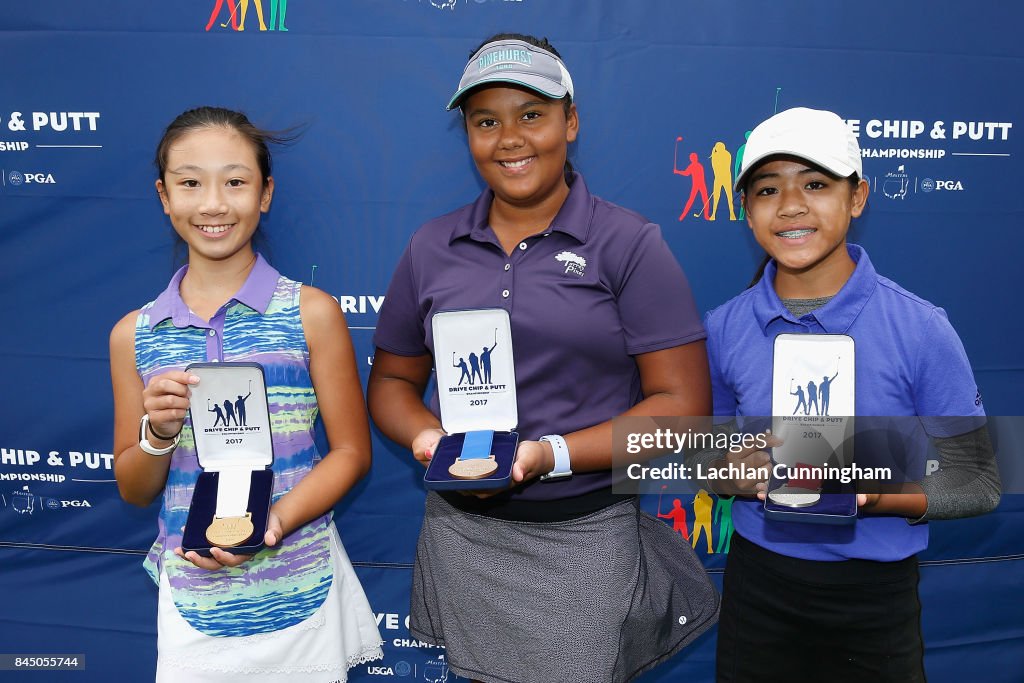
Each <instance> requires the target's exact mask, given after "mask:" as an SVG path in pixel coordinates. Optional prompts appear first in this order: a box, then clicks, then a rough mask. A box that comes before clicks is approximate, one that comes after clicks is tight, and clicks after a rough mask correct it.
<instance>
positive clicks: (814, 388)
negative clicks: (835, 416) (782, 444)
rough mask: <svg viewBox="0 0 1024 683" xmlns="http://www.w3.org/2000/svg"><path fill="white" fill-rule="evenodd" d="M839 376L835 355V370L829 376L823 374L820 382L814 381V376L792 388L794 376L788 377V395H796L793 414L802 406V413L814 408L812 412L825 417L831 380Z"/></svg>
mask: <svg viewBox="0 0 1024 683" xmlns="http://www.w3.org/2000/svg"><path fill="white" fill-rule="evenodd" d="M838 376H839V357H838V356H837V357H836V371H835V373H834V374H833V375H832V376H831V377H829V376H828V375H824V376H822V378H821V382H815V381H814V378H811V379H808V380H807V383H806V384H804V385H797V386H796V390H795V391H794V389H793V382H795V381H796V378H792V377H791V378H790V380H789V394H790V396H796V407H795V408H793V414H794V415H796V414H797V413H798V412H800V409H801V408H803V412H802V413H801V414H802V415H810V414H811V409H812V408H813V409H814V414H815V415H817V416H818V417H827V416H828V408H829V405H828V404H829V394H830V393H831V390H832V382H834V381H835V379H836V377H838ZM804 387H806V388H807V393H806V395H805V394H804Z"/></svg>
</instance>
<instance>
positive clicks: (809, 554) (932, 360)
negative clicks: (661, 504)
mask: <svg viewBox="0 0 1024 683" xmlns="http://www.w3.org/2000/svg"><path fill="white" fill-rule="evenodd" d="M847 249H848V251H849V254H850V257H851V258H852V259H853V260H854V261H855V262H856V268H855V270H854V272H853V275H851V276H850V279H849V280H847V282H846V284H845V285H843V288H842V289H841V290H840V291H839V293H838V294H836V296H835V297H833V298H832V300H831V301H829V302H828V303H827V304H825V305H824V306H822V307H821V308H819V309H818V310H816V311H813V312H812V313H808V314H807V315H804V316H802V317H800V318H797V317H796V316H794V315H793V314H792V313H790V312H789V310H788V309H787V308H786V307H785V306H784V305H783V304H782V301H780V300H779V297H778V295H777V294H776V293H775V287H774V282H775V272H776V266H775V262H774V261H771V262H769V264H768V266H767V268H765V272H764V277H762V278H761V281H760V282H758V283H757V284H756V285H754V286H753V287H751V288H750V289H748V290H746V291H745V292H743V293H742V294H740V295H739V296H737V297H736V298H734V299H732V300H730V301H728V302H726V303H725V304H723V305H721V306H719V307H718V308H716V309H714V310H713V311H711V312H709V313H708V314H707V316H706V318H705V325H706V326H707V330H708V340H707V346H708V360H709V364H710V367H711V384H712V389H713V391H714V400H715V415H716V416H729V417H732V416H737V417H740V418H742V417H744V416H748V417H757V416H768V415H771V414H772V405H771V400H772V399H771V395H772V391H771V389H772V353H773V348H774V343H775V337H776V336H777V335H779V334H782V333H815V334H847V335H849V336H851V337H853V340H854V345H855V353H856V365H855V373H856V378H855V384H854V386H855V411H856V415H858V416H872V417H874V416H883V417H884V416H915V415H917V416H921V417H922V419H921V428H922V435H923V433H924V431H927V434H928V435H930V436H937V437H944V436H956V435H958V434H963V433H966V432H968V431H972V430H974V429H977V428H978V427H980V426H981V424H982V422H983V420H979V418H981V417H982V416H984V414H985V413H984V409H983V408H982V406H981V401H980V400H979V398H978V397H979V394H978V387H977V385H976V383H975V381H974V374H973V373H972V371H971V366H970V363H969V361H968V360H967V354H966V353H965V352H964V347H963V344H962V343H961V342H960V338H959V337H958V336H957V334H956V331H955V330H954V329H953V326H952V325H950V324H949V320H948V319H947V318H946V313H945V311H943V310H942V309H941V308H938V307H936V306H934V305H932V304H930V303H928V302H927V301H925V300H923V299H921V298H919V297H917V296H915V295H914V294H911V293H910V292H908V291H907V290H905V289H903V288H902V287H900V286H899V285H897V284H896V283H895V282H893V281H892V280H889V279H887V278H885V277H882V276H881V275H879V274H878V273H877V272H876V271H875V269H874V267H873V266H872V265H871V260H870V259H869V258H868V255H867V253H866V252H865V251H864V250H863V249H862V248H861V247H859V246H857V245H855V244H848V245H847ZM935 416H950V417H946V418H944V419H934V418H935ZM929 418H932V419H929ZM914 422H915V421H902V420H901V421H899V422H898V423H896V424H897V425H899V427H900V428H902V429H906V428H908V427H910V426H913V424H914ZM857 443H858V445H857V446H856V448H857V450H858V458H859V457H860V450H861V447H860V445H859V443H860V442H859V441H858V442H857ZM909 443H910V444H913V445H915V446H916V448H911V449H910V450H909V452H908V453H906V454H905V455H906V457H907V459H908V461H909V463H908V465H909V471H911V472H913V473H914V476H916V477H920V476H922V475H923V467H924V458H925V454H926V450H925V447H926V445H927V437H924V436H922V437H921V438H915V439H910V440H909ZM868 455H869V456H870V454H868ZM732 515H733V524H734V526H735V529H736V531H738V532H739V533H740V534H741V535H742V536H743V537H744V538H747V539H748V540H751V541H753V542H754V543H757V544H758V545H760V546H762V547H764V548H768V549H769V550H773V551H775V552H777V553H780V554H782V555H788V556H790V557H799V558H803V559H810V560H844V559H855V558H856V559H867V560H880V561H894V560H900V559H903V558H906V557H909V556H910V555H913V554H915V553H917V552H918V551H920V550H923V549H924V548H925V547H926V546H927V545H928V525H927V524H918V525H910V524H908V523H907V520H906V519H904V518H902V517H886V516H871V515H862V516H860V517H859V518H858V519H857V522H856V524H855V525H853V527H852V529H851V528H850V527H831V526H823V525H816V524H803V523H793V522H779V521H771V520H767V519H765V517H764V510H763V507H762V503H760V502H752V501H744V500H737V501H736V502H735V504H734V505H733V508H732Z"/></svg>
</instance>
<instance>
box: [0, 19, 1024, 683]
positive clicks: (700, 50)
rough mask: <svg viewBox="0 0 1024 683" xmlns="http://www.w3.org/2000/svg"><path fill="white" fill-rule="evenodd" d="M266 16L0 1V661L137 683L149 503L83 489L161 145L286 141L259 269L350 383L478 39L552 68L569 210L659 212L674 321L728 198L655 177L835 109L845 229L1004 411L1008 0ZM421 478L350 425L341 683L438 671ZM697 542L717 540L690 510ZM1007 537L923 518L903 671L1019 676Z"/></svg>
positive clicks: (1015, 62)
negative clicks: (426, 636) (701, 529)
mask: <svg viewBox="0 0 1024 683" xmlns="http://www.w3.org/2000/svg"><path fill="white" fill-rule="evenodd" d="M243 4H244V5H245V7H246V10H247V16H246V19H245V23H244V26H243V25H239V26H238V30H236V27H235V25H234V24H233V22H234V21H237V20H238V19H240V18H241V16H240V15H241V14H242V5H243ZM278 4H279V2H278V0H264V1H263V2H262V3H260V2H258V1H257V0H254V1H253V2H251V3H250V2H242V0H240V1H239V3H234V2H231V1H230V0H229V2H223V3H219V2H218V0H190V1H189V2H164V3H158V2H127V1H125V0H116V1H115V0H108V1H106V2H100V3H95V2H93V3H73V2H68V1H67V0H49V1H45V0H40V1H37V2H21V3H4V6H3V8H2V9H0V55H2V57H3V59H2V63H3V65H4V66H3V71H2V75H0V83H2V86H3V87H2V90H0V170H2V173H0V202H2V203H0V206H2V210H0V292H2V296H0V320H2V321H3V328H2V333H0V357H3V358H6V359H7V361H6V362H7V366H6V368H5V372H4V373H3V374H4V379H5V383H6V385H7V387H8V390H7V391H6V392H5V395H6V397H5V399H4V401H3V423H2V426H0V642H2V643H3V644H2V645H0V654H2V653H37V654H45V653H65V654H66V653H79V654H84V655H85V659H86V662H87V670H86V672H85V673H84V674H83V673H81V672H78V673H75V674H67V676H68V679H69V680H76V681H82V680H107V679H109V678H111V677H112V676H113V675H115V674H118V675H120V677H121V678H123V679H125V680H147V679H150V678H151V676H152V672H153V670H154V662H155V612H156V590H155V587H154V586H153V585H152V583H151V582H150V581H149V580H148V578H147V577H146V576H145V574H144V573H143V571H142V569H141V566H140V565H141V560H142V553H143V551H144V549H146V548H148V546H149V544H150V542H151V540H152V537H153V536H154V533H155V528H156V527H155V519H156V512H157V510H156V508H155V507H151V508H150V509H146V510H139V509H134V508H132V507H130V506H128V505H127V504H124V503H122V502H121V501H120V499H119V498H118V495H117V491H116V487H115V484H114V482H113V473H112V455H111V453H110V452H111V450H112V444H111V432H112V429H111V420H112V418H111V416H112V405H111V395H110V384H109V379H108V376H109V375H108V359H107V353H108V352H107V335H108V333H109V330H110V328H111V327H112V326H113V324H114V323H115V322H116V321H117V320H118V319H119V318H120V317H121V316H122V315H123V314H124V313H125V312H127V311H129V310H131V309H133V308H137V307H138V306H140V305H141V304H143V303H145V302H146V301H149V300H151V299H152V298H154V296H155V295H156V294H157V293H158V292H159V291H160V290H161V289H162V288H163V287H164V286H165V284H166V282H167V280H168V279H169V277H170V275H171V274H172V272H173V268H174V264H173V258H174V257H173V255H172V239H171V229H170V226H169V224H168V223H167V221H166V218H165V217H164V216H163V214H162V213H161V211H160V206H159V203H158V201H157V197H156V194H155V192H154V189H153V181H154V179H155V171H154V168H153V165H152V155H153V151H154V148H155V146H156V143H157V141H158V139H159V137H160V134H161V132H162V129H163V127H164V126H165V125H166V124H167V123H168V122H169V121H170V120H171V118H173V117H174V116H175V115H176V114H177V113H179V112H180V111H182V110H184V109H186V108H190V107H193V106H197V105H202V104H217V105H223V106H228V107H232V108H238V109H242V110H244V111H246V112H247V113H248V114H249V115H250V116H251V118H252V119H253V120H254V121H255V122H256V123H257V124H258V125H262V126H265V127H269V128H286V127H289V126H294V125H300V126H304V131H305V132H304V134H303V135H302V137H301V138H300V139H299V140H298V141H297V142H296V143H294V144H293V145H292V146H290V147H289V148H287V149H284V150H282V151H280V152H279V153H278V154H277V156H276V160H275V161H276V169H275V179H276V182H277V192H276V196H275V201H274V205H273V209H272V211H271V213H270V214H269V216H268V217H267V218H266V220H265V221H264V226H263V227H264V232H265V234H266V238H267V240H266V241H267V244H266V250H265V253H266V254H267V255H268V257H269V258H270V259H271V261H272V263H274V265H275V266H276V267H277V268H278V269H279V270H281V271H282V272H283V273H285V274H287V275H289V276H291V277H293V278H294V279H298V280H302V281H304V282H306V283H310V282H312V284H314V285H316V286H318V287H321V288H323V289H325V290H326V291H328V292H329V293H331V294H332V295H334V296H336V297H337V298H338V299H339V302H340V305H341V306H342V307H343V308H344V310H345V312H346V314H347V317H348V321H349V325H350V326H351V327H352V329H353V336H354V339H355V344H356V350H357V354H358V358H359V362H360V365H361V367H362V370H363V372H364V379H365V374H366V373H368V371H369V367H370V363H371V362H372V353H373V347H372V342H371V337H372V331H373V327H374V325H375V322H376V317H377V310H378V309H379V307H380V304H381V302H382V300H383V295H384V292H385V289H386V287H387V283H388V281H389V278H390V275H391V271H392V268H393V266H394V264H395V262H396V261H397V258H398V256H399V254H400V252H401V250H402V249H403V247H404V245H405V243H406V241H407V240H408V238H409V236H410V234H411V233H412V231H413V230H414V229H415V228H416V227H417V226H418V225H419V224H420V223H422V222H423V221H425V220H426V219H428V218H430V217H433V216H435V215H437V214H440V213H444V212H447V211H449V210H451V209H453V208H454V207H456V206H459V205H461V204H464V203H466V202H468V201H470V200H472V199H473V198H474V197H475V196H476V194H477V193H478V192H479V190H480V189H481V182H480V180H479V178H478V177H477V176H476V174H475V172H474V170H473V167H472V162H471V159H470V157H469V154H468V151H467V149H466V145H465V141H464V134H463V131H462V129H461V125H460V121H459V120H458V116H457V115H456V114H451V113H447V112H445V111H444V104H445V103H446V102H447V98H448V97H449V95H450V94H451V92H452V90H453V89H454V86H455V85H456V84H457V82H458V79H459V76H460V74H461V69H462V67H463V65H464V63H465V60H466V58H467V57H468V55H469V53H470V52H471V50H472V49H473V48H474V47H475V46H476V45H477V44H478V43H479V42H480V41H481V40H482V39H483V38H484V37H486V36H487V35H490V34H491V33H494V32H497V31H502V30H505V31H507V30H512V31H521V32H528V33H535V34H539V35H545V36H548V37H549V38H550V39H551V40H552V42H553V43H554V44H555V45H556V47H557V48H558V49H559V50H560V51H561V52H562V54H563V56H564V57H565V60H566V62H567V64H568V66H569V68H570V70H571V72H572V75H573V79H574V81H575V84H576V92H577V104H578V107H579V111H580V119H581V135H580V140H579V142H578V143H577V144H576V145H575V146H574V147H575V148H574V149H573V158H574V162H575V164H576V166H577V167H578V168H579V169H581V170H582V172H583V173H584V174H585V175H586V177H587V182H588V184H589V186H590V187H591V189H592V190H593V191H595V192H596V193H597V194H600V195H601V196H604V197H605V198H607V199H609V200H611V201H614V202H616V203H619V204H622V205H624V206H627V207H630V208H633V209H635V210H638V211H640V212H641V213H643V214H645V215H647V216H648V217H649V218H650V219H651V220H654V221H656V222H658V223H660V224H661V226H662V229H663V233H664V235H665V238H666V239H667V240H668V242H669V244H670V246H671V247H672V249H673V250H674V252H675V254H676V256H677V257H678V259H679V261H680V262H681V263H682V264H683V267H684V268H685V269H686V271H687V273H688V275H689V277H690V281H691V284H692V285H693V288H694V291H695V294H696V297H697V302H698V305H699V307H700V308H701V309H702V310H707V309H708V308H710V307H712V306H714V305H717V304H718V303H720V302H722V301H725V300H726V299H728V298H729V297H731V296H733V295H734V294H736V293H737V292H739V291H740V290H741V289H742V288H743V287H744V286H745V284H746V283H747V281H748V280H749V278H750V276H751V274H752V272H753V270H754V268H755V267H756V265H757V262H758V261H759V253H758V248H757V246H756V244H755V243H754V241H753V240H752V239H751V237H750V232H749V230H748V229H747V228H746V224H745V223H744V222H743V221H741V220H732V219H731V217H730V212H729V207H728V202H729V200H732V199H734V198H733V197H732V195H731V193H729V194H728V195H727V197H728V199H723V200H722V201H721V203H720V204H719V205H718V207H717V210H716V212H715V214H714V216H713V220H712V219H711V218H712V217H711V216H710V215H707V214H710V213H711V209H712V207H713V206H714V201H713V200H712V202H711V206H709V207H708V208H707V210H706V212H705V210H704V204H705V203H706V202H705V195H704V194H701V192H700V189H701V188H700V187H697V188H696V189H694V188H693V183H694V180H693V177H692V176H690V175H687V176H684V175H681V174H680V173H679V172H678V171H681V170H683V169H684V168H686V167H687V166H689V165H690V163H691V162H690V155H691V154H694V155H696V157H695V158H696V159H697V162H698V163H699V164H700V165H701V166H702V167H703V169H704V171H705V188H706V190H707V193H708V195H711V194H712V193H713V192H714V189H715V187H717V186H718V185H722V184H725V185H730V184H731V183H728V182H727V179H726V178H725V177H724V174H723V173H721V172H719V173H717V175H716V172H715V170H714V168H713V166H712V161H711V152H712V149H713V148H714V147H715V146H716V143H722V145H723V146H724V148H725V149H726V150H727V151H728V152H729V153H730V154H733V155H735V153H736V151H737V148H738V147H739V146H740V145H742V144H743V141H744V132H745V131H748V130H749V129H750V128H751V127H752V126H753V125H754V124H756V123H757V122H758V121H760V120H762V119H764V118H765V117H767V116H769V115H770V114H772V112H773V111H775V110H776V109H783V108H789V107H793V106H799V105H805V106H813V107H817V108H828V109H833V110H835V111H838V112H840V113H841V114H842V115H843V117H844V118H846V119H847V120H848V121H849V123H850V125H851V126H853V127H854V128H855V130H856V131H858V133H859V136H860V142H861V145H862V147H863V148H864V151H865V160H864V167H865V174H866V175H867V176H868V179H869V181H870V182H871V187H872V195H871V198H870V200H869V210H868V211H867V215H866V216H865V217H863V218H862V219H860V220H859V221H858V223H857V224H856V227H855V229H854V236H853V237H854V239H855V240H856V241H858V242H860V243H861V244H863V245H865V246H866V247H867V249H868V250H869V252H870V253H871V256H872V260H873V261H874V263H875V265H876V266H877V268H878V270H879V271H880V272H882V273H883V274H886V275H888V276H889V277H891V278H893V279H894V280H896V281H897V282H899V283H901V284H902V285H904V286H905V287H907V288H908V289H910V290H912V291H914V292H915V293H917V294H919V295H920V296H922V297H924V298H926V299H929V300H931V301H934V302H936V303H939V304H940V305H942V306H943V307H945V309H946V310H947V312H948V314H949V317H950V319H951V320H952V322H953V324H954V325H955V326H956V328H957V330H958V331H959V332H960V334H961V337H962V339H963V341H964V344H965V346H966V348H967V351H968V354H969V355H970V357H971V359H972V362H973V365H974V370H975V373H976V375H977V378H978V383H979V386H980V387H981V392H982V395H983V397H984V401H985V406H986V408H987V410H988V412H989V414H992V415H1020V414H1022V413H1024V398H1022V396H1021V388H1022V386H1024V381H1022V380H1024V350H1022V345H1021V344H1020V339H1021V338H1024V322H1022V321H1024V317H1022V316H1021V315H1020V312H1021V307H1020V304H1019V293H1020V291H1021V290H1022V285H1024V276H1022V268H1021V266H1020V258H1021V256H1020V255H1021V254H1022V253H1024V231H1021V230H1020V226H1021V217H1022V212H1021V209H1020V202H1019V198H1016V197H1017V194H1016V193H1017V190H1015V189H1014V187H1015V184H1016V181H1017V177H1018V175H1019V174H1018V173H1017V172H1015V171H1014V167H1013V166H1012V163H1013V162H1014V161H1015V160H1016V159H1019V158H1020V157H1021V153H1022V151H1024V150H1022V149H1021V139H1022V137H1024V130H1020V126H1021V125H1022V124H1024V119H1022V105H1024V95H1022V93H1021V90H1020V84H1021V83H1022V82H1024V62H1022V57H1024V48H1022V47H1021V43H1020V41H1019V36H1018V27H1019V25H1020V23H1021V21H1022V20H1024V6H1021V5H1019V4H1011V3H1006V2H1002V3H1001V2H996V3H989V4H985V5H977V4H974V5H972V4H969V3H968V4H965V3H959V2H951V1H949V0H942V1H939V2H930V3H922V2H909V3H892V2H886V1H884V0H866V1H865V2H860V3H843V4H840V3H817V4H809V3H805V2H801V1H800V0H778V1H776V2H772V3H765V2H762V1H760V0H737V1H734V2H725V1H722V2H715V3H707V2H706V3H698V2H682V1H680V0H658V1H629V2H626V1H623V0H618V1H617V0H590V1H582V0H576V1H565V0H563V1H561V2H553V1H551V0H345V1H344V2H324V1H321V2H309V1H308V0H296V1H293V2H292V3H290V4H289V5H287V14H286V15H284V16H282V15H281V12H278V13H277V16H276V20H277V21H276V22H274V23H273V25H270V21H271V16H270V14H271V5H278ZM218 6H219V7H220V9H219V12H218V13H217V14H216V15H212V13H214V10H215V9H217V7H218ZM232 7H234V12H232ZM261 19H262V20H263V22H264V23H266V24H268V30H266V31H263V30H261V27H260V23H261V22H260V20H261ZM243 29H244V30H243ZM285 29H287V31H285ZM692 192H696V196H695V199H694V202H693V204H692V205H691V206H689V207H688V208H686V210H685V211H684V207H686V205H687V200H688V199H689V197H690V195H691V193H692ZM421 476H422V470H421V468H420V467H419V465H416V464H414V463H413V462H412V460H411V457H410V456H409V455H408V454H407V453H406V452H403V451H402V449H400V448H397V447H396V446H394V445H393V444H391V443H390V442H388V441H386V440H384V439H382V438H381V437H380V435H379V434H375V442H374V465H373V470H372V472H371V474H370V475H369V476H368V477H367V478H366V480H365V481H364V482H363V483H362V484H360V485H359V487H358V488H357V489H356V490H355V491H353V492H352V494H350V495H349V496H348V498H347V499H346V500H345V501H344V502H343V503H342V504H341V505H340V506H339V516H338V527H339V530H340V531H341V535H342V538H343V539H344V542H345V544H346V546H347V548H348V551H349V554H350V556H351V557H352V559H353V561H354V563H355V565H356V567H357V571H358V573H359V575H360V578H361V579H362V581H363V584H364V586H365V587H366V591H367V593H368V595H369V597H370V600H371V604H372V605H373V607H374V610H375V612H377V613H378V616H379V618H380V626H381V632H382V635H384V637H385V647H386V658H385V660H384V661H383V662H382V663H375V664H372V665H370V666H363V667H361V668H360V669H358V670H354V671H353V672H352V678H353V680H373V679H376V678H381V677H384V678H386V677H395V678H404V679H408V680H410V681H413V680H415V681H441V680H446V679H447V680H454V678H455V677H454V675H448V674H447V668H446V667H445V663H444V652H443V650H441V649H439V648H433V647H428V646H425V645H424V644H422V643H418V642H417V641H415V640H413V639H412V638H411V637H410V635H409V632H408V629H407V627H406V624H405V620H406V618H407V615H408V585H409V580H410V566H411V562H412V557H413V549H414V541H415V538H416V534H417V532H418V529H419V524H420V519H421V509H422V502H423V496H424V493H423V489H422V485H421V483H420V477H421ZM685 503H686V506H687V507H688V509H689V510H690V511H691V513H692V512H693V509H692V504H691V502H690V501H685ZM659 505H661V501H660V500H657V499H649V500H645V506H646V507H647V508H648V509H650V510H652V511H654V510H655V508H657V507H658V506H659ZM665 505H666V507H667V505H668V501H666V502H665ZM694 521H695V520H693V519H692V517H691V523H690V526H691V528H692V527H693V526H694V524H693V522H694ZM710 531H713V532H714V533H715V536H714V539H713V543H712V545H713V551H718V550H719V549H720V547H719V540H720V539H719V538H718V536H717V534H718V531H719V523H718V522H717V521H714V522H713V523H712V528H711V529H710ZM692 532H693V535H694V536H697V535H698V529H692ZM707 536H708V534H707V533H706V532H705V533H703V535H702V536H701V537H700V538H699V539H695V541H696V540H699V543H698V544H697V550H698V551H699V552H700V553H701V555H702V557H704V558H705V559H706V563H707V566H708V568H709V571H710V572H711V573H712V575H713V576H714V577H715V578H716V580H718V579H720V572H721V567H722V565H723V553H721V552H708V547H707V544H706V542H707ZM1022 538H1024V504H1022V503H1021V502H1020V499H1019V497H1016V496H1006V497H1005V498H1004V501H1003V502H1002V504H1001V505H1000V507H999V508H998V509H997V510H996V511H995V512H994V513H992V514H990V515H988V516H986V517H983V518H980V519H975V520H961V521H956V522H944V523H936V524H933V525H932V540H931V545H930V547H929V548H928V550H927V551H926V552H925V553H924V554H923V555H922V560H923V561H924V568H923V571H922V583H921V596H922V601H923V604H924V630H925V637H926V640H927V643H928V650H927V655H926V665H927V668H928V671H929V676H930V680H932V681H940V682H941V681H960V680H986V681H991V682H995V681H1021V680H1024V621H1022V619H1021V617H1020V615H1019V610H1017V609H1015V608H1014V607H1013V605H1015V604H1019V599H1020V598H1019V596H1020V594H1021V589H1022V588H1024V579H1022V578H1021V577H1022V576H1024V541H1022V540H1021V539H1022ZM713 653H714V633H713V632H712V633H710V634H708V635H707V636H705V637H703V638H702V639H701V640H700V641H698V642H697V643H696V644H695V645H694V646H692V647H690V648H688V649H687V650H686V651H685V652H684V653H682V654H681V655H680V656H678V657H676V658H675V659H674V660H672V662H670V663H669V664H668V665H666V666H663V667H662V668H660V669H658V670H656V671H655V672H653V673H651V674H648V675H647V676H645V677H644V679H643V680H645V681H669V680H679V679H681V678H682V677H684V676H685V677H686V680H691V681H706V680H711V677H712V672H713ZM6 676H14V674H11V673H9V672H7V673H5V672H0V680H6V678H5V677H6ZM59 679H60V678H59V676H50V675H48V676H47V680H59ZM11 680H15V679H14V678H12V679H11Z"/></svg>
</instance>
